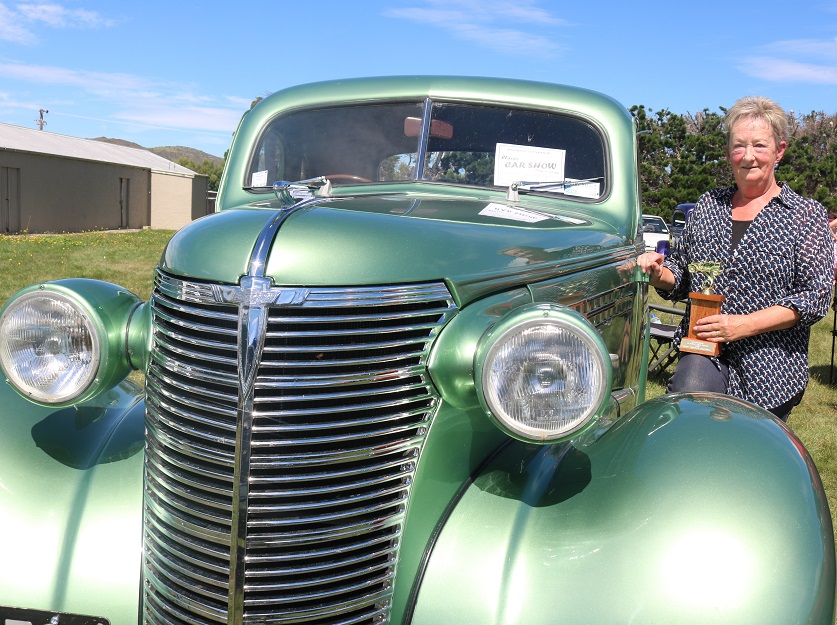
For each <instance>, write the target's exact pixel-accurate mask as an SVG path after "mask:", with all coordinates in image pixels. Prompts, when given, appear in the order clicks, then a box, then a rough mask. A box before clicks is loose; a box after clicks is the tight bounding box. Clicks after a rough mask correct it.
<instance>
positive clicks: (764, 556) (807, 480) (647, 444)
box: [410, 394, 835, 625]
mask: <svg viewBox="0 0 837 625" xmlns="http://www.w3.org/2000/svg"><path fill="white" fill-rule="evenodd" d="M770 416H771V415H769V414H768V413H766V412H764V411H762V410H761V409H759V408H756V407H754V406H752V405H751V404H748V403H746V402H743V401H740V400H736V399H733V398H729V397H725V396H715V395H710V394H694V395H680V396H669V397H662V398H658V399H654V400H651V401H648V402H646V403H645V404H643V405H641V406H639V407H638V408H637V409H635V410H634V411H632V412H631V413H629V414H628V415H627V416H626V417H625V418H623V419H622V420H620V421H619V422H618V423H617V424H616V425H615V426H614V427H612V428H611V429H610V430H609V431H607V433H605V434H604V435H603V436H601V437H599V438H598V439H596V440H593V441H592V442H590V443H589V444H586V445H582V444H575V445H574V444H571V443H568V444H564V445H554V446H534V445H524V444H522V443H514V444H513V445H510V446H508V447H506V448H505V449H504V450H503V452H502V454H500V455H499V456H497V457H496V458H495V459H494V460H493V461H492V462H491V464H490V466H488V467H486V468H485V469H484V470H483V471H482V472H481V473H480V475H479V476H478V477H477V478H476V479H475V481H474V483H473V484H472V485H471V486H470V487H469V488H468V489H467V490H466V492H465V493H464V494H463V495H462V497H461V499H460V500H459V501H458V502H457V503H456V507H455V508H454V509H453V510H452V512H451V514H450V517H449V518H448V519H447V522H446V524H445V526H444V527H443V528H442V531H441V534H440V536H439V539H438V541H437V542H436V544H435V546H434V549H433V553H432V554H431V556H430V559H429V563H428V566H427V569H426V571H425V573H424V578H423V584H422V586H421V588H420V591H419V595H418V601H417V605H416V609H415V613H414V615H413V618H412V620H411V621H410V622H411V623H412V624H413V625H445V624H448V623H456V624H457V625H470V624H474V625H476V624H479V625H486V624H489V623H491V624H497V625H500V624H502V625H516V624H524V623H526V624H529V623H539V624H546V623H556V624H557V623H561V624H562V625H565V624H566V625H570V624H579V625H597V624H602V625H605V624H607V625H610V624H612V623H649V624H650V623H678V624H682V625H692V624H694V625H705V624H706V623H713V625H724V624H730V625H733V624H735V625H745V624H753V625H787V624H788V623H806V624H808V625H832V619H833V615H834V588H835V562H834V549H833V542H832V541H833V538H832V528H831V521H830V515H829V512H828V505H827V502H826V498H825V493H824V491H823V488H822V484H821V483H820V480H819V476H818V474H817V471H816V468H815V467H814V466H813V462H812V461H811V459H810V457H809V456H808V454H807V452H805V450H804V448H803V447H802V445H801V444H800V443H799V441H798V440H797V439H796V438H795V437H794V436H793V434H792V433H791V432H790V431H789V430H788V429H787V428H786V427H785V426H784V425H782V424H780V423H779V422H777V421H774V420H772V419H771V418H770Z"/></svg>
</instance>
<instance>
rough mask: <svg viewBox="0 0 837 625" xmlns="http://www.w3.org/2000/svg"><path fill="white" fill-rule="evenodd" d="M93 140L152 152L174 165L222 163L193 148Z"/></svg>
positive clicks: (105, 139)
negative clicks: (146, 145) (206, 162)
mask: <svg viewBox="0 0 837 625" xmlns="http://www.w3.org/2000/svg"><path fill="white" fill-rule="evenodd" d="M93 140H94V141H102V142H104V143H113V144H114V145H121V146H123V147H126V148H137V149H139V150H148V151H149V152H153V153H154V154H156V155H157V156H162V157H163V158H165V159H168V160H170V161H172V162H174V163H176V162H177V161H179V160H180V159H181V158H188V159H189V160H190V161H192V162H193V163H195V164H196V165H200V164H201V163H202V162H203V161H205V160H207V161H209V162H210V163H213V164H214V165H221V163H223V162H224V159H222V158H219V157H217V156H213V155H212V154H207V153H206V152H203V151H201V150H196V149H195V148H187V147H184V146H182V145H165V146H160V147H157V148H146V147H144V146H141V145H140V144H139V143H134V142H133V141H125V140H124V139H111V138H109V137H96V138H95V139H93Z"/></svg>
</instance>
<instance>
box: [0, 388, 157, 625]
mask: <svg viewBox="0 0 837 625" xmlns="http://www.w3.org/2000/svg"><path fill="white" fill-rule="evenodd" d="M141 392H142V389H140V388H139V387H138V386H137V385H136V384H134V383H133V382H131V381H124V382H122V383H121V384H119V385H118V386H116V387H115V388H113V389H110V390H109V391H105V392H104V393H102V394H101V395H100V396H99V397H97V398H96V399H95V400H91V401H89V402H86V403H83V404H79V405H77V406H71V407H67V408H49V407H43V406H37V405H35V404H32V403H30V402H28V401H26V400H25V399H23V398H21V397H20V396H19V395H18V394H17V393H15V392H14V391H13V390H12V389H11V387H10V386H9V385H8V384H6V383H3V382H2V379H0V562H2V566H0V617H4V616H8V614H18V613H16V612H14V613H13V612H9V611H8V610H4V608H26V609H29V610H42V611H45V612H50V613H55V612H62V613H71V614H83V615H92V616H97V617H104V618H107V619H109V621H110V623H111V624H112V625H123V624H124V625H128V624H130V625H136V623H137V615H138V605H139V592H140V572H141V551H142V542H141V541H142V460H143V454H142V450H143V440H144V439H143V436H144V429H143V428H144V412H145V404H144V401H142V394H141ZM4 612H6V614H4ZM24 615H25V616H29V615H28V614H26V613H24ZM16 618H19V616H18V617H16ZM0 620H4V619H3V618H0ZM27 620H31V617H30V619H27ZM37 622H41V621H37ZM62 622H63V619H62Z"/></svg>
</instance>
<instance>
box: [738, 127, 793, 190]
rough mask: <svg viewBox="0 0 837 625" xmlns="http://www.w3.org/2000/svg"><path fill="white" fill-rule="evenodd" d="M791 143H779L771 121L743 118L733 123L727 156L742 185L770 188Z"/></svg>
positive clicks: (744, 186)
mask: <svg viewBox="0 0 837 625" xmlns="http://www.w3.org/2000/svg"><path fill="white" fill-rule="evenodd" d="M786 146H787V144H786V143H785V142H784V141H782V142H781V143H779V144H778V145H777V144H776V139H775V137H774V136H773V130H772V128H771V127H770V124H768V123H767V122H765V121H763V120H761V119H755V118H752V117H743V118H741V119H739V120H738V121H737V122H735V124H733V126H732V129H731V130H730V133H729V144H728V145H727V158H728V159H729V162H730V164H731V165H732V174H733V176H734V177H735V182H737V183H738V186H739V188H746V189H752V190H757V191H759V190H760V191H761V192H765V191H767V190H768V189H769V188H770V187H771V186H772V185H773V182H774V177H773V167H774V166H775V165H776V163H778V162H779V161H780V160H781V158H782V155H784V153H785V147H786Z"/></svg>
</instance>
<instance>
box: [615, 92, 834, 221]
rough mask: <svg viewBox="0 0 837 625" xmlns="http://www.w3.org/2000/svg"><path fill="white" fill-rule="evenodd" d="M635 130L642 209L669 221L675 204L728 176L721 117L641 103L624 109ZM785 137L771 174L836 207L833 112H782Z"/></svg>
mask: <svg viewBox="0 0 837 625" xmlns="http://www.w3.org/2000/svg"><path fill="white" fill-rule="evenodd" d="M629 112H630V113H631V115H632V116H633V117H634V118H635V119H636V123H637V130H638V132H639V137H638V145H639V162H640V177H641V187H642V203H643V211H644V212H647V213H651V214H654V215H660V216H661V217H663V219H665V220H666V221H670V220H671V211H672V209H674V207H675V206H677V204H681V203H686V202H694V201H695V200H696V199H697V198H698V197H699V196H700V195H701V194H702V193H703V192H705V191H707V190H709V189H711V188H713V187H726V186H729V185H731V184H732V183H733V182H734V180H733V176H732V172H731V170H730V168H729V165H728V163H727V161H726V136H725V133H724V129H723V121H724V119H723V116H724V114H725V113H726V110H725V109H723V108H721V109H720V112H719V113H716V112H711V111H709V110H708V109H704V110H702V111H700V112H699V113H696V114H686V115H680V114H675V113H672V112H671V111H669V110H667V109H663V110H661V111H657V112H656V113H655V112H654V111H652V110H651V109H646V108H645V107H644V106H641V105H640V106H633V107H631V108H630V109H629ZM788 121H789V124H790V136H789V138H788V147H787V150H786V152H785V156H784V158H783V159H782V161H781V162H780V163H779V166H778V168H777V172H776V176H777V178H778V179H779V180H783V181H785V182H787V183H788V184H789V185H790V186H791V188H792V189H793V190H794V191H796V192H797V193H799V194H801V195H804V196H807V197H812V198H814V199H815V200H817V201H819V202H820V203H822V204H823V205H824V206H825V207H826V208H828V209H832V210H837V128H835V126H837V116H835V115H826V114H825V113H823V112H811V113H809V114H808V115H796V114H795V113H794V112H793V111H790V113H789V114H788Z"/></svg>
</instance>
